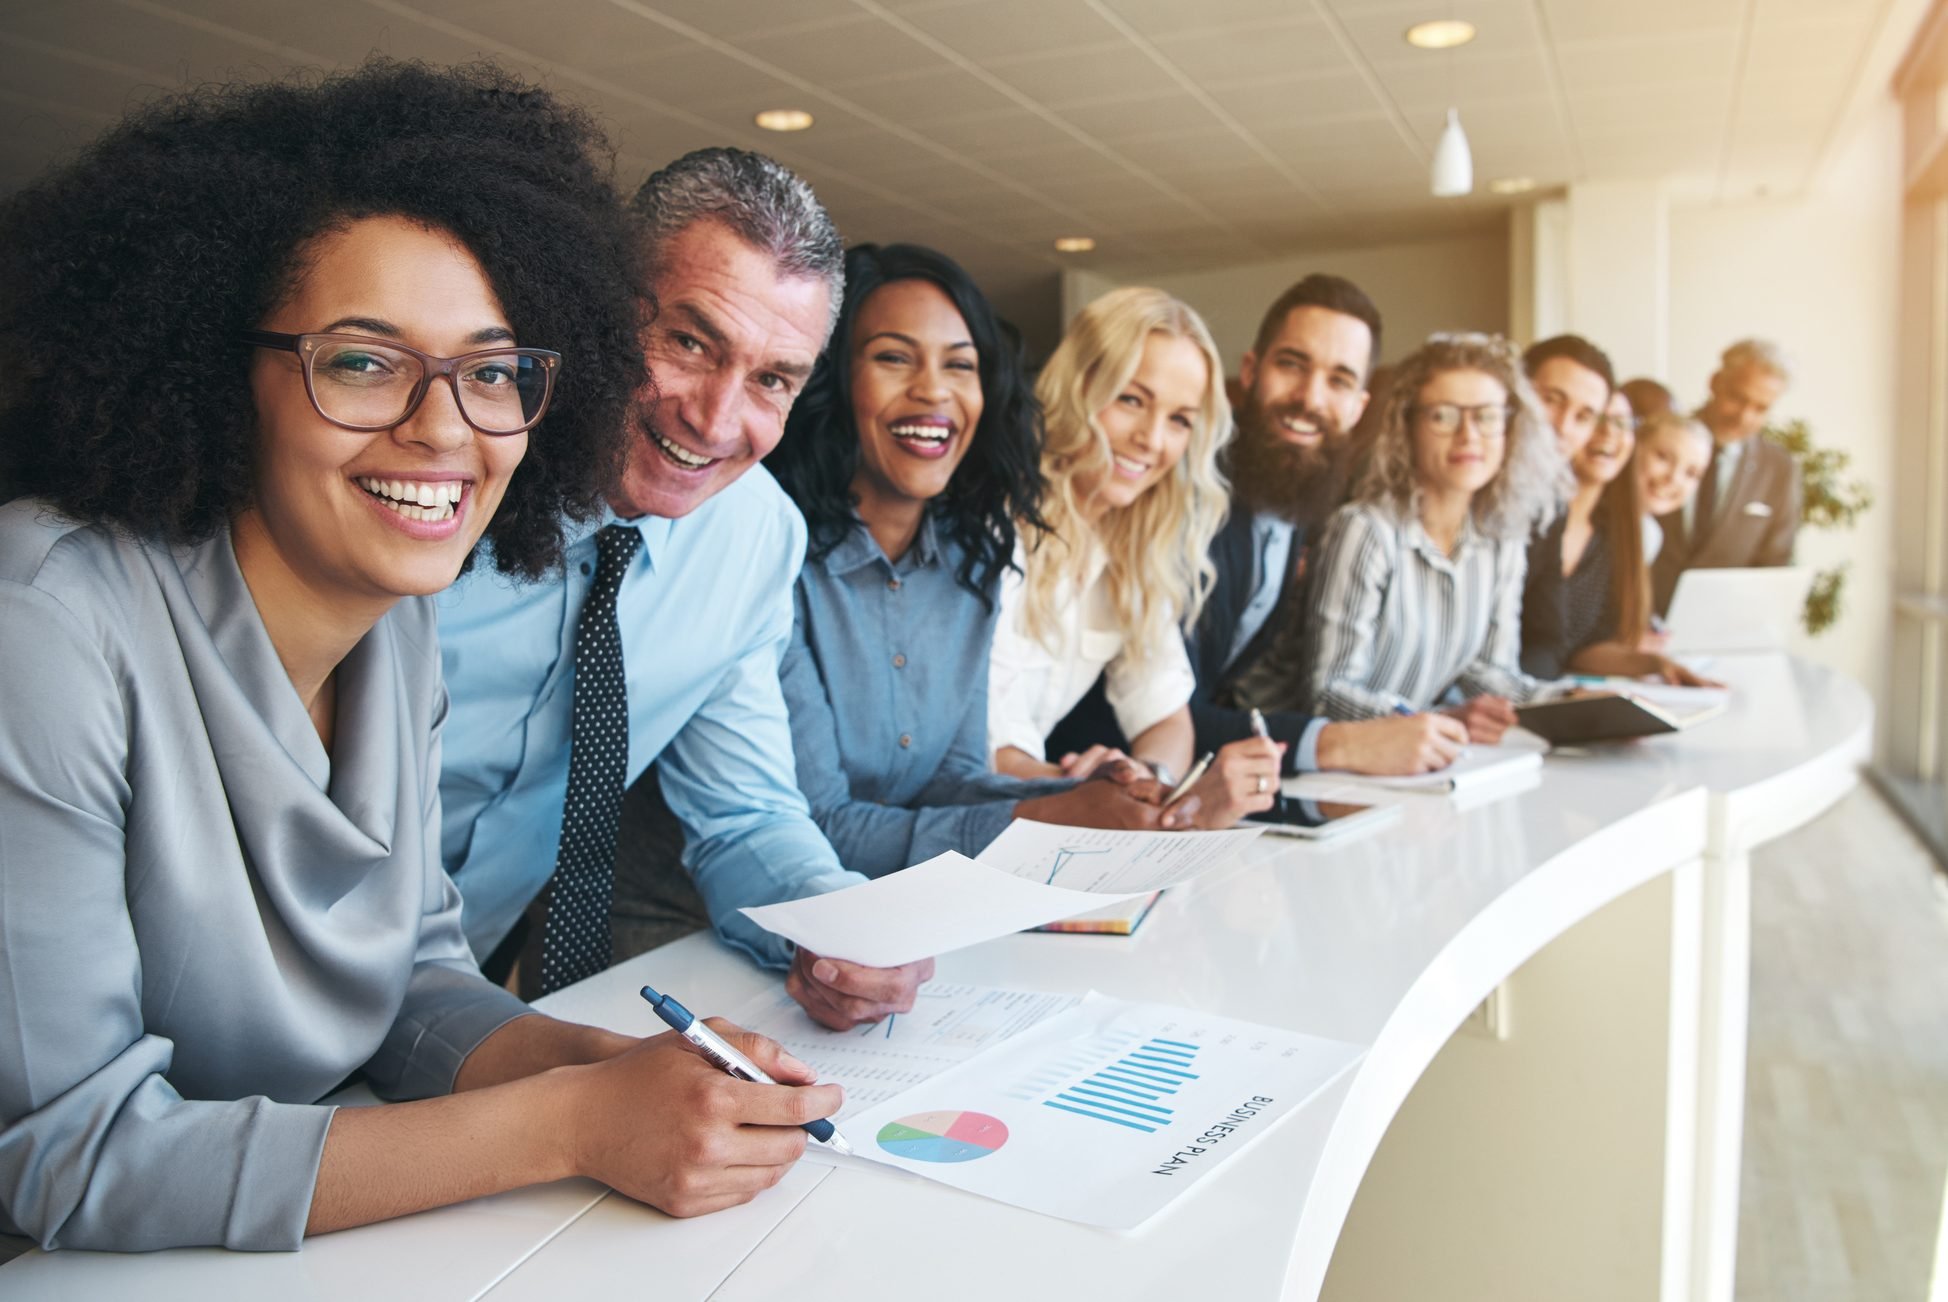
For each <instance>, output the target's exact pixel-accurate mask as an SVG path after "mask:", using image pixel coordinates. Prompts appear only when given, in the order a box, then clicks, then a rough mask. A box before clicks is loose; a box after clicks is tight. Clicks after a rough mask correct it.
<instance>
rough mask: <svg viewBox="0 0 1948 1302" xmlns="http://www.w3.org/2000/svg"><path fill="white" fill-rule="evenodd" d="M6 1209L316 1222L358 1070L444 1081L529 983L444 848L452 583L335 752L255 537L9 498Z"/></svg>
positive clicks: (191, 1221)
mask: <svg viewBox="0 0 1948 1302" xmlns="http://www.w3.org/2000/svg"><path fill="white" fill-rule="evenodd" d="M0 692H3V693H4V698H3V699H4V701H5V708H4V711H3V712H0V1231H9V1232H18V1233H23V1234H27V1235H31V1236H32V1237H33V1238H35V1239H36V1240H38V1241H39V1242H40V1243H41V1244H42V1245H43V1246H44V1247H57V1246H65V1247H76V1248H106V1249H119V1250H131V1249H148V1248H162V1247H169V1246H174V1245H180V1244H222V1245H224V1246H226V1247H231V1248H253V1249H277V1248H287V1249H288V1248H295V1247H297V1246H298V1244H299V1242H300V1240H301V1239H302V1237H303V1233H304V1223H305V1219H306V1217H307V1216H308V1214H309V1210H310V1205H311V1194H312V1187H313V1185H314V1183H315V1181H316V1178H317V1171H318V1161H319V1156H320V1154H321V1152H322V1151H323V1148H324V1141H325V1131H326V1128H327V1126H328V1125H329V1123H330V1120H331V1114H332V1109H331V1108H329V1107H322V1106H318V1105H317V1104H316V1102H315V1101H316V1100H317V1099H319V1098H321V1097H323V1096H324V1095H325V1094H327V1093H328V1092H330V1091H331V1090H332V1089H333V1088H334V1087H335V1086H337V1085H338V1084H339V1083H341V1082H342V1081H343V1080H344V1079H345V1078H346V1077H347V1076H348V1075H350V1074H351V1073H352V1072H353V1071H355V1070H357V1069H359V1068H361V1067H363V1068H364V1069H365V1071H366V1072H367V1074H368V1077H369V1078H370V1080H371V1082H372V1084H373V1086H374V1088H375V1089H377V1090H378V1091H379V1092H380V1093H381V1094H383V1095H385V1096H387V1097H390V1098H417V1097H423V1096H427V1095H434V1094H442V1093H445V1092H447V1091H448V1090H449V1089H450V1088H451V1087H452V1083H453V1077H454V1074H455V1073H456V1072H457V1071H458V1069H459V1067H460V1064H461V1062H462V1061H463V1060H464V1059H465V1058H466V1056H467V1054H468V1053H470V1052H471V1051H472V1050H473V1049H474V1047H475V1046H476V1045H478V1044H479V1043H480V1042H481V1041H482V1040H484V1039H485V1038H486V1037H487V1036H488V1035H489V1034H490V1033H491V1032H493V1031H494V1030H496V1029H498V1028H499V1027H500V1026H502V1025H504V1024H505V1023H506V1022H507V1021H509V1020H510V1019H512V1018H514V1017H517V1016H519V1015H521V1014H522V1013H524V1012H526V1011H527V1008H526V1005H524V1004H522V1003H520V1001H518V1000H516V999H515V998H514V997H513V996H512V995H510V994H508V993H507V992H505V991H503V990H501V989H499V988H497V987H495V986H493V985H492V984H490V983H489V982H487V981H486V980H485V979H483V978H482V977H481V975H480V972H479V969H478V968H476V967H475V965H474V962H473V959H472V956H471V952H470V951H469V949H468V947H467V943H466V940H465V938H464V937H463V936H462V934H461V931H460V899H459V896H458V894H457V893H456V892H455V890H454V888H453V886H452V884H451V882H450V881H449V880H448V878H447V875H446V873H445V871H444V870H443V869H442V867H441V864H440V853H439V786H438V776H439V770H440V758H439V741H438V733H439V727H440V724H441V721H442V719H443V718H444V716H445V712H446V696H445V692H444V689H443V688H442V687H441V683H440V659H439V651H438V646H437V642H436V633H435V627H434V620H433V610H432V606H431V603H430V602H429V601H426V600H420V599H415V600H408V601H403V602H401V603H400V604H399V605H398V606H396V607H394V608H393V610H392V611H391V612H390V613H389V614H388V615H387V616H386V617H385V618H384V619H382V620H380V621H379V623H378V624H377V625H375V626H374V627H373V629H372V630H371V632H370V633H368V634H367V635H366V636H365V638H364V639H363V640H362V641H360V642H359V644H358V645H357V647H355V648H354V649H353V651H352V653H351V655H350V656H348V657H347V658H346V660H345V662H344V663H343V664H342V665H341V666H340V668H339V671H338V719H337V728H336V742H335V749H334V753H333V754H332V755H331V756H329V757H328V756H327V755H326V754H325V751H324V748H323V746H322V745H320V743H319V740H318V736H317V733H316V732H315V731H314V730H313V728H312V725H311V720H310V718H309V716H308V715H307V714H306V712H305V709H304V707H303V705H302V703H301V702H300V701H299V700H298V696H297V693H296V691H295V690H293V688H292V686H291V683H290V680H289V679H288V678H287V677H286V676H285V673H284V669H283V667H282V665H281V664H280V663H279V661H278V659H277V655H276V652H275V651H274V650H273V649H272V647H271V644H270V639H269V636H268V635H267V634H266V633H265V631H264V626H263V623H262V621H261V620H260V619H259V618H258V614H257V607H256V605H255V603H254V602H253V601H252V600H251V597H250V592H249V590H248V588H247V587H246V586H245V584H244V579H243V576H242V574H241V573H239V571H238V569H237V562H236V555H235V553H234V551H233V550H232V549H231V545H230V537H229V534H228V532H227V531H226V532H225V533H223V534H221V535H220V536H218V537H216V538H214V539H212V540H210V541H208V542H205V543H201V544H198V545H195V546H176V547H171V546H164V545H161V544H157V543H152V542H151V543H144V542H139V541H136V540H133V539H131V538H129V537H127V536H126V535H123V534H119V533H116V532H112V531H110V530H107V529H104V528H100V527H92V526H85V525H77V524H75V523H74V522H72V521H68V520H65V519H63V518H61V517H59V516H57V515H55V514H54V513H53V512H51V511H50V510H49V509H48V508H47V507H46V506H45V505H44V504H41V503H36V502H31V501H17V502H13V503H9V504H7V505H5V506H0Z"/></svg>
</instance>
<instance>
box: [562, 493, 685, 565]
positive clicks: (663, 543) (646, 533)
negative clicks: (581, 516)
mask: <svg viewBox="0 0 1948 1302" xmlns="http://www.w3.org/2000/svg"><path fill="white" fill-rule="evenodd" d="M612 524H620V525H626V526H629V527H631V528H634V529H635V530H636V532H637V533H639V534H641V535H642V537H643V545H642V548H641V550H640V551H638V552H637V555H638V557H640V558H641V559H642V561H643V562H644V563H646V564H647V565H648V566H649V568H650V569H651V571H654V570H655V569H656V557H657V555H658V553H659V552H660V551H661V550H662V549H663V548H665V547H667V546H669V540H670V535H671V533H673V532H674V531H675V529H676V521H674V520H671V519H668V518H667V517H664V516H660V515H633V516H624V515H617V514H616V512H615V509H614V508H613V507H604V508H603V510H602V514H601V515H599V516H597V517H596V518H595V519H593V520H586V521H574V520H571V521H569V522H568V523H567V525H566V527H565V529H564V533H565V534H566V536H567V544H568V547H569V549H571V550H572V549H574V548H576V547H580V546H582V545H583V544H584V543H586V544H588V545H589V546H593V545H594V541H593V540H594V538H595V535H596V534H597V533H599V532H601V531H602V530H603V529H605V528H607V527H608V526H609V525H612Z"/></svg>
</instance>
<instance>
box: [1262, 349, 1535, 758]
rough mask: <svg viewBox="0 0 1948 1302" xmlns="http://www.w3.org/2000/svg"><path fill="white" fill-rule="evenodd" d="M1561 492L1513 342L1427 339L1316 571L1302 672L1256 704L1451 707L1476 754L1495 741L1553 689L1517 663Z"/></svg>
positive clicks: (1340, 715) (1330, 710) (1265, 683)
mask: <svg viewBox="0 0 1948 1302" xmlns="http://www.w3.org/2000/svg"><path fill="white" fill-rule="evenodd" d="M1563 478H1564V473H1563V464H1562V454H1561V452H1560V451H1559V449H1558V447H1557V444H1556V437H1555V435H1554V434H1553V433H1552V432H1551V430H1550V427H1549V425H1548V423H1547V422H1546V421H1545V420H1543V419H1542V416H1541V414H1540V412H1539V411H1538V410H1537V409H1536V406H1535V399H1534V397H1533V396H1532V395H1531V393H1530V391H1529V387H1528V382H1527V381H1526V380H1525V379H1524V378H1523V377H1522V374H1521V369H1520V367H1519V365H1518V364H1517V360H1516V354H1515V350H1514V349H1513V348H1512V347H1511V346H1510V345H1509V344H1508V342H1507V341H1506V340H1503V339H1501V338H1500V337H1499V336H1492V337H1491V336H1487V335H1476V334H1464V335H1436V336H1434V337H1433V338H1431V339H1430V340H1428V342H1427V344H1426V346H1424V347H1423V348H1421V349H1420V351H1419V352H1416V353H1414V354H1413V355H1412V356H1411V357H1408V358H1407V359H1406V360H1404V361H1403V362H1401V363H1400V367H1399V369H1398V371H1397V372H1396V374H1395V378H1394V382H1393V388H1392V391H1391V393H1390V394H1389V395H1388V399H1387V408H1386V412H1385V414H1384V416H1383V417H1382V420H1381V423H1380V428H1379V432H1378V434H1377V435H1376V437H1375V441H1374V446H1373V452H1372V457H1371V460H1370V461H1369V463H1368V465H1367V468H1366V470H1365V472H1364V474H1363V476H1362V478H1361V480H1360V482H1359V484H1358V485H1357V486H1356V488H1355V490H1354V496H1353V500H1352V501H1351V502H1349V503H1348V504H1347V505H1345V506H1343V507H1341V508H1340V509H1339V510H1338V511H1337V512H1336V513H1335V514H1334V515H1333V517H1332V520H1331V521H1330V522H1329V523H1328V525H1327V527H1326V532H1325V536H1324V538H1323V539H1322V540H1321V542H1320V545H1319V549H1318V552H1317V554H1316V555H1315V556H1314V557H1313V559H1312V560H1311V562H1310V570H1311V572H1310V574H1309V575H1308V578H1307V582H1308V585H1309V587H1308V602H1307V605H1308V609H1307V613H1306V617H1305V619H1304V621H1303V623H1302V624H1300V625H1298V626H1297V627H1298V628H1299V629H1300V630H1301V631H1300V632H1299V633H1298V634H1297V635H1296V636H1297V639H1298V650H1297V653H1296V656H1295V657H1294V659H1293V660H1291V661H1287V662H1286V664H1288V665H1289V664H1291V663H1296V665H1297V672H1296V673H1295V672H1292V670H1291V669H1290V668H1284V669H1283V670H1282V671H1281V668H1280V666H1279V664H1278V663H1277V661H1276V660H1274V662H1273V664H1271V665H1270V666H1268V667H1267V670H1266V672H1265V673H1264V674H1260V675H1254V676H1253V678H1252V679H1251V680H1250V681H1249V682H1247V683H1246V684H1244V685H1243V687H1242V691H1243V692H1244V694H1246V695H1247V696H1248V697H1250V698H1251V700H1252V703H1253V704H1259V705H1262V706H1265V707H1266V708H1277V709H1290V708H1310V709H1312V710H1313V711H1314V712H1315V713H1319V714H1324V715H1327V716H1329V717H1331V718H1335V719H1369V718H1377V717H1380V716H1382V715H1386V714H1389V713H1402V714H1405V713H1417V712H1419V711H1422V710H1426V709H1429V708H1432V707H1436V706H1443V705H1445V706H1447V707H1448V708H1449V709H1450V711H1451V712H1452V713H1454V714H1455V715H1456V716H1457V717H1458V718H1460V719H1461V721H1462V722H1463V723H1464V724H1466V725H1467V728H1468V734H1469V737H1470V739H1471V740H1473V741H1476V742H1493V741H1496V740H1499V739H1500V737H1501V734H1502V732H1503V731H1504V730H1505V729H1506V728H1507V727H1508V726H1509V724H1510V723H1512V722H1513V711H1512V708H1511V707H1510V702H1511V701H1524V700H1527V699H1528V698H1530V697H1531V696H1533V695H1534V694H1535V693H1536V691H1537V690H1538V689H1539V688H1540V687H1541V686H1542V684H1541V683H1539V682H1538V681H1537V680H1536V679H1534V678H1532V677H1530V676H1529V675H1527V674H1525V673H1523V672H1522V670H1521V667H1520V666H1519V665H1518V664H1517V662H1516V660H1517V655H1518V653H1519V649H1520V644H1519V641H1518V638H1519V635H1520V632H1521V602H1522V580H1523V574H1524V564H1523V558H1524V553H1525V551H1526V548H1527V542H1528V538H1529V534H1530V532H1531V531H1532V530H1533V529H1534V527H1535V524H1536V522H1537V521H1538V520H1540V519H1541V518H1542V517H1543V516H1544V515H1546V514H1547V513H1548V512H1549V511H1550V510H1551V509H1552V507H1553V506H1554V504H1555V502H1556V500H1557V499H1558V497H1559V495H1560V493H1561V492H1562V480H1563ZM1456 698H1458V699H1456Z"/></svg>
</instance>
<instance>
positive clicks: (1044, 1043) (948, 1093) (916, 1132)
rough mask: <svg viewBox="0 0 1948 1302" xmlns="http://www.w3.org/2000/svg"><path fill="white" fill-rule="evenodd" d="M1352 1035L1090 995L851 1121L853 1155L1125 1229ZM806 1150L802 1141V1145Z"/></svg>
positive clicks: (1325, 1070)
mask: <svg viewBox="0 0 1948 1302" xmlns="http://www.w3.org/2000/svg"><path fill="white" fill-rule="evenodd" d="M1364 1053H1365V1050H1364V1049H1363V1048H1361V1047H1360V1046H1359V1045H1356V1044H1347V1043H1344V1042H1343V1041H1339V1040H1327V1039H1321V1038H1320V1037H1318V1036H1312V1035H1305V1034H1302V1033H1300V1032H1297V1031H1282V1030H1278V1029H1276V1028H1274V1027H1269V1026H1259V1025H1256V1024H1254V1023H1251V1022H1240V1021H1236V1020H1234V1019H1232V1018H1228V1017H1218V1016H1215V1015H1213V1014H1209V1013H1198V1012H1193V1011H1191V1010H1189V1009H1184V1008H1172V1007H1168V1006H1166V1005H1162V1004H1142V1003H1132V1002H1128V1001H1125V1000H1120V999H1109V998H1106V997H1104V996H1102V995H1095V994H1092V995H1090V996H1089V997H1088V998H1087V999H1086V1000H1084V1001H1083V1003H1082V1004H1081V1005H1080V1006H1079V1007H1076V1008H1072V1009H1070V1010H1069V1011H1068V1012H1066V1013H1062V1014H1060V1015H1058V1016H1055V1017H1050V1018H1048V1019H1047V1020H1046V1021H1044V1022H1042V1023H1041V1024H1040V1025H1039V1026H1036V1027H1034V1028H1033V1029H1032V1030H1027V1031H1023V1032H1022V1033H1020V1034H1019V1035H1016V1036H1014V1037H1013V1038H1011V1039H1009V1040H1007V1041H1005V1042H1004V1043H1002V1044H999V1045H996V1046H994V1047H993V1048H991V1049H989V1050H988V1051H987V1052H985V1053H982V1054H980V1055H979V1056H978V1057H976V1058H973V1059H972V1060H970V1061H968V1062H966V1063H964V1064H962V1065H961V1066H959V1067H955V1068H953V1069H952V1070H949V1071H946V1072H942V1073H941V1074H940V1075H938V1076H935V1077H934V1078H933V1079H931V1080H929V1081H927V1082H926V1083H925V1084H922V1085H917V1086H915V1087H913V1088H912V1089H909V1090H906V1091H904V1092H903V1093H901V1094H900V1095H899V1096H898V1097H897V1098H893V1099H889V1100H887V1101H885V1102H883V1103H879V1104H876V1105H874V1106H873V1107H871V1108H869V1109H867V1110H866V1111H864V1112H862V1113H860V1114H859V1115H858V1116H856V1117H854V1118H852V1120H851V1121H850V1122H849V1124H848V1125H847V1127H846V1136H847V1138H848V1139H850V1140H851V1141H852V1145H853V1148H854V1149H855V1150H857V1152H858V1153H859V1154H860V1156H858V1157H855V1158H849V1159H848V1158H843V1157H839V1156H837V1155H834V1154H828V1153H825V1152H822V1151H821V1152H818V1153H817V1154H816V1155H815V1160H818V1161H824V1162H831V1163H834V1164H837V1165H851V1166H871V1165H873V1164H882V1165H886V1166H892V1167H896V1168H898V1169H899V1170H902V1171H907V1172H910V1173H912V1174H915V1175H919V1176H924V1177H926V1178H927V1179H930V1180H937V1181H939V1182H941V1183H942V1184H949V1185H953V1186H954V1187H955V1188H958V1189H965V1190H967V1191H968V1192H970V1193H977V1194H981V1195H983V1196H985V1197H988V1198H994V1199H997V1200H999V1201H1001V1202H1005V1203H1011V1204H1013V1205H1015V1206H1017V1207H1026V1208H1028V1209H1029V1210H1031V1211H1037V1212H1043V1213H1045V1214H1047V1215H1050V1216H1060V1217H1062V1218H1064V1219H1066V1220H1072V1221H1080V1222H1083V1223H1084V1224H1088V1225H1103V1226H1108V1227H1110V1228H1112V1229H1133V1228H1135V1227H1136V1226H1138V1225H1141V1224H1142V1223H1143V1222H1144V1221H1147V1220H1148V1219H1150V1217H1152V1216H1154V1215H1156V1214H1157V1212H1159V1211H1161V1210H1162V1209H1163V1208H1164V1207H1165V1206H1167V1205H1168V1204H1169V1203H1170V1202H1171V1201H1173V1200H1174V1199H1176V1198H1178V1197H1180V1196H1181V1195H1182V1194H1183V1193H1184V1192H1185V1191H1186V1190H1188V1189H1189V1188H1191V1187H1192V1186H1193V1185H1195V1184H1196V1183H1197V1182H1198V1181H1199V1180H1201V1179H1203V1178H1204V1177H1205V1176H1208V1175H1209V1174H1210V1173H1211V1171H1212V1170H1214V1169H1215V1168H1217V1167H1219V1166H1221V1165H1223V1164H1224V1162H1225V1161H1227V1160H1228V1159H1229V1158H1231V1157H1232V1156H1233V1155H1235V1154H1236V1153H1238V1152H1239V1151H1240V1150H1242V1149H1243V1148H1244V1147H1245V1146H1246V1145H1248V1144H1250V1143H1251V1142H1252V1140H1254V1139H1256V1138H1257V1137H1258V1136H1259V1135H1261V1134H1263V1133H1265V1131H1267V1130H1268V1129H1270V1128H1271V1126H1272V1125H1274V1124H1275V1123H1276V1122H1277V1121H1278V1119H1279V1118H1280V1117H1283V1116H1286V1115H1288V1114H1289V1113H1291V1112H1293V1111H1294V1110H1296V1109H1297V1108H1299V1107H1301V1106H1302V1105H1303V1104H1304V1103H1305V1102H1306V1100H1308V1099H1310V1098H1312V1097H1313V1096H1314V1095H1315V1094H1317V1093H1318V1092H1319V1091H1320V1090H1321V1089H1323V1088H1324V1087H1325V1086H1326V1085H1328V1084H1330V1083H1331V1082H1332V1081H1333V1080H1334V1079H1335V1078H1337V1077H1338V1076H1339V1074H1340V1073H1341V1072H1343V1071H1345V1070H1346V1069H1347V1068H1349V1067H1351V1066H1352V1065H1353V1064H1354V1063H1355V1062H1357V1061H1359V1059H1360V1057H1361V1056H1362V1055H1363V1054H1364ZM807 1151H808V1154H810V1152H811V1150H807Z"/></svg>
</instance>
